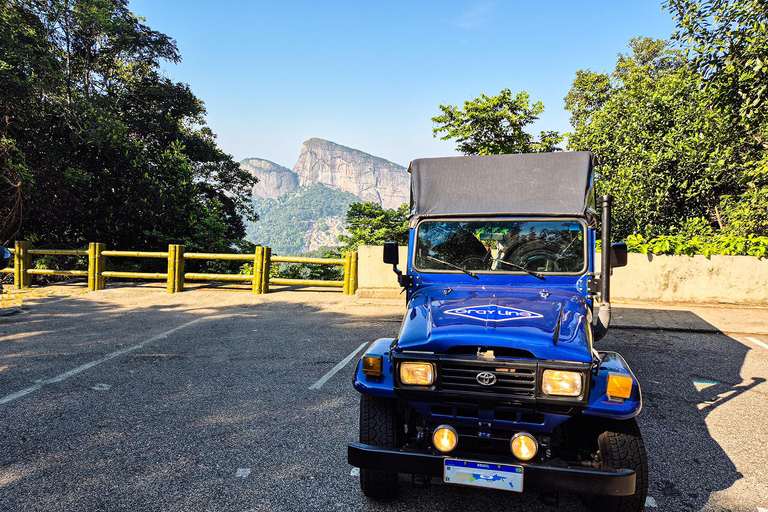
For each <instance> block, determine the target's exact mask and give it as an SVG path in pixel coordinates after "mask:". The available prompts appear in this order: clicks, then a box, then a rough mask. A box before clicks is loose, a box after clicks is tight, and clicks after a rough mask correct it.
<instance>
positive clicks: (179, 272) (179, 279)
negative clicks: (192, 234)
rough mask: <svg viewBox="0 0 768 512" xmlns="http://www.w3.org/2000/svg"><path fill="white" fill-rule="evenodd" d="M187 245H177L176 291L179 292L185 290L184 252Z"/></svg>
mask: <svg viewBox="0 0 768 512" xmlns="http://www.w3.org/2000/svg"><path fill="white" fill-rule="evenodd" d="M186 250H187V246H186V245H177V246H176V277H175V282H176V285H175V286H176V291H177V292H183V291H184V267H185V264H184V252H186Z"/></svg>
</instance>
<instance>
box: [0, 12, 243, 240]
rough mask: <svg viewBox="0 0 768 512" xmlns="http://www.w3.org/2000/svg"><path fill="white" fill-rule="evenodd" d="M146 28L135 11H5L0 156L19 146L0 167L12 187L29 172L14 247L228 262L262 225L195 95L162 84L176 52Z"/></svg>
mask: <svg viewBox="0 0 768 512" xmlns="http://www.w3.org/2000/svg"><path fill="white" fill-rule="evenodd" d="M143 21H144V20H142V19H141V18H139V17H137V16H135V15H134V14H133V13H132V12H131V11H130V10H129V9H128V3H127V0H53V1H50V2H28V1H22V0H11V1H8V2H3V3H2V4H0V35H2V37H1V38H0V39H1V41H0V49H2V52H1V53H0V78H1V79H2V80H0V105H2V106H3V108H4V109H5V110H6V111H7V120H8V121H7V123H6V124H7V129H6V133H5V135H4V137H3V139H4V141H5V142H3V147H4V148H13V150H12V151H11V150H7V151H5V153H4V154H5V155H6V156H4V157H0V164H2V166H3V167H2V170H3V175H4V177H5V176H6V175H11V174H12V173H13V172H16V173H17V174H19V173H21V174H19V175H20V176H21V179H20V180H16V183H19V182H21V187H20V191H21V195H20V197H21V201H22V207H23V217H22V219H23V221H22V222H23V223H22V224H21V226H20V229H21V232H20V236H22V237H24V238H29V239H33V240H40V241H43V242H48V243H54V244H66V245H82V244H83V243H85V242H87V241H101V242H105V243H107V244H108V245H109V246H110V247H115V248H128V247H141V248H159V247H162V246H164V245H165V244H167V243H168V242H170V241H173V242H179V243H183V244H185V245H187V246H188V247H189V248H190V249H192V250H195V249H205V250H210V251H222V250H229V249H230V248H231V247H232V246H233V245H236V244H237V243H238V241H239V240H240V239H242V238H243V236H244V235H245V230H244V224H243V218H244V217H245V218H249V219H255V214H254V211H253V208H252V205H251V202H250V190H251V187H252V186H253V185H254V183H255V182H256V180H255V179H254V178H253V177H252V176H251V175H250V174H249V173H247V172H245V171H242V170H241V169H240V167H239V165H238V164H237V163H236V162H235V161H234V160H233V159H232V158H231V157H230V156H229V155H227V154H225V153H223V152H222V151H221V150H220V149H218V148H217V147H216V142H215V136H214V134H213V133H212V132H211V130H210V129H209V128H208V127H207V126H205V108H204V105H203V103H202V102H201V101H200V100H199V99H198V98H197V97H196V96H195V95H194V94H193V93H192V91H191V90H190V89H189V87H188V86H187V85H185V84H181V83H176V82H173V81H172V80H170V79H169V78H167V77H166V76H165V75H164V73H163V72H162V70H161V68H160V64H161V63H162V62H163V61H170V62H178V61H179V60H180V58H181V57H180V55H179V53H178V50H177V48H176V44H175V42H174V41H173V40H172V39H170V38H169V37H168V36H166V35H164V34H161V33H159V32H156V31H153V30H151V29H150V28H149V27H147V26H146V25H144V24H143ZM10 181H13V180H10ZM33 183H34V185H33ZM5 186H6V187H7V186H8V185H7V181H6V184H5ZM8 190H9V189H7V188H6V191H8ZM14 229H15V230H16V231H18V229H19V228H18V226H17V227H16V228H14ZM12 231H13V229H11V230H5V231H4V232H3V233H2V236H3V237H5V238H10V237H11V236H12Z"/></svg>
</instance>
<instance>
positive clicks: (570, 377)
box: [541, 370, 583, 396]
mask: <svg viewBox="0 0 768 512" xmlns="http://www.w3.org/2000/svg"><path fill="white" fill-rule="evenodd" d="M582 381H583V379H582V377H581V374H580V373H579V372H568V371H564V370H544V375H543V376H542V379H541V390H542V391H544V393H546V394H547V395H558V396H579V395H581V388H582Z"/></svg>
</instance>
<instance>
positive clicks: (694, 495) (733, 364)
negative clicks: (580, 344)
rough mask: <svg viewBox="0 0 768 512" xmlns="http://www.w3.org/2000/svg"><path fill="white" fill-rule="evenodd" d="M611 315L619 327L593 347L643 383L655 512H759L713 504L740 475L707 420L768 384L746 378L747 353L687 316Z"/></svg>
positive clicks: (623, 311)
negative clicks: (612, 353)
mask: <svg viewBox="0 0 768 512" xmlns="http://www.w3.org/2000/svg"><path fill="white" fill-rule="evenodd" d="M615 314H618V316H620V317H623V318H621V321H620V324H619V326H618V327H619V328H614V329H613V330H612V331H609V334H608V336H607V337H606V338H605V339H604V341H602V342H598V343H597V344H596V345H597V348H598V349H599V350H603V349H609V350H616V351H618V352H621V353H622V354H623V355H624V357H625V359H627V361H628V362H629V363H630V365H631V367H632V368H633V371H634V372H635V374H636V376H637V377H638V379H639V380H640V383H641V386H642V389H643V403H644V410H643V411H642V412H641V414H640V416H639V417H638V421H639V423H640V426H641V429H642V431H643V435H644V438H645V442H646V447H647V450H648V455H649V461H650V466H651V475H650V490H649V496H652V497H654V499H655V501H656V502H657V504H658V507H659V509H660V510H690V511H699V510H733V511H737V510H745V511H746V510H749V511H754V510H756V506H753V505H749V504H747V503H740V501H739V498H738V497H733V496H726V497H725V501H726V503H720V502H721V501H722V500H721V499H720V498H716V497H715V495H716V494H717V493H718V492H719V491H724V490H727V489H729V488H731V487H732V486H734V484H735V483H736V482H738V481H739V480H740V479H741V478H742V477H743V475H742V474H741V473H740V472H739V471H738V470H737V468H736V466H735V464H734V462H733V461H732V460H731V458H730V457H729V454H728V453H726V451H725V450H724V449H723V447H722V446H721V443H722V441H723V437H724V436H725V435H727V434H726V433H724V432H721V431H718V430H716V431H714V432H713V428H712V427H711V426H710V425H708V421H707V419H708V417H709V415H710V414H712V412H713V411H714V410H715V409H717V408H720V407H723V406H725V405H726V404H727V403H728V402H729V401H732V400H734V399H737V398H739V397H740V396H741V395H743V394H744V393H746V392H747V391H749V390H751V389H753V388H754V387H755V386H758V385H759V384H761V383H763V382H765V380H766V379H765V378H763V377H760V376H753V375H746V374H744V372H743V369H744V363H745V358H746V355H747V353H748V352H749V350H750V348H749V347H747V346H746V345H744V344H743V343H740V342H739V341H737V340H736V339H734V338H732V337H729V336H727V335H725V334H723V333H722V332H720V330H719V329H718V328H717V327H716V326H714V325H711V324H710V323H708V322H707V321H706V320H704V319H703V318H701V317H700V316H698V315H696V314H695V313H693V312H691V311H686V310H683V309H679V310H669V309H652V308H642V309H634V308H631V307H627V306H624V307H621V308H616V310H615ZM743 375H744V376H743ZM732 421H734V422H738V421H740V418H739V415H738V413H735V414H734V417H733V420H732ZM713 435H714V436H716V437H713ZM753 499H754V497H753Z"/></svg>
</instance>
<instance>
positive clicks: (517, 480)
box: [443, 459, 523, 492]
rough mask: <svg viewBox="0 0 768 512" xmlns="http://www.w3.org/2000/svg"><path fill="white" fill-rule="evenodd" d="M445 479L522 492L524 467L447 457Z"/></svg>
mask: <svg viewBox="0 0 768 512" xmlns="http://www.w3.org/2000/svg"><path fill="white" fill-rule="evenodd" d="M443 481H444V482H445V483H447V484H459V485H471V486H473V487H486V488H489V489H501V490H504V491H513V492H522V491H523V468H522V466H506V465H504V464H492V463H490V462H475V461H471V460H460V459H445V472H444V473H443Z"/></svg>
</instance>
